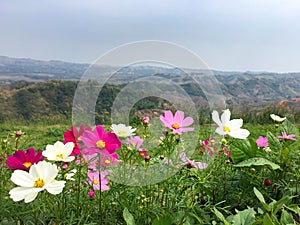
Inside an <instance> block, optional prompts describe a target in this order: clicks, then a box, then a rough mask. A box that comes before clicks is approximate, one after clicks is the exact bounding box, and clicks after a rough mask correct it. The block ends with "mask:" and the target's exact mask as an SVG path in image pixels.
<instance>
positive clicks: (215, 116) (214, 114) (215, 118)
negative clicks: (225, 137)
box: [212, 110, 223, 127]
mask: <svg viewBox="0 0 300 225" xmlns="http://www.w3.org/2000/svg"><path fill="white" fill-rule="evenodd" d="M212 120H213V121H214V122H215V123H216V124H217V125H218V126H219V127H223V124H222V122H221V120H220V117H219V113H218V112H217V111H216V110H214V111H213V112H212Z"/></svg>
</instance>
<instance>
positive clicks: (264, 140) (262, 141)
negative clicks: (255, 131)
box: [256, 136, 268, 148]
mask: <svg viewBox="0 0 300 225" xmlns="http://www.w3.org/2000/svg"><path fill="white" fill-rule="evenodd" d="M256 144H257V146H258V147H263V148H265V147H268V138H267V137H264V136H259V138H258V139H257V140H256Z"/></svg>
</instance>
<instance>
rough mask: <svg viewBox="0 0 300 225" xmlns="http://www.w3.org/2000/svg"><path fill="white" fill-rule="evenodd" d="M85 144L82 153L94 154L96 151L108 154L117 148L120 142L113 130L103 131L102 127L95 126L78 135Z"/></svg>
mask: <svg viewBox="0 0 300 225" xmlns="http://www.w3.org/2000/svg"><path fill="white" fill-rule="evenodd" d="M80 138H81V140H82V141H83V143H84V144H85V146H86V147H85V149H84V150H83V153H84V154H94V153H96V152H98V153H101V154H104V155H110V154H112V153H114V152H115V151H116V150H118V149H119V148H120V147H121V145H122V142H121V140H120V139H119V138H118V137H117V136H116V135H115V134H114V133H113V132H105V130H104V127H102V126H96V128H95V130H94V131H93V132H92V131H89V130H85V131H84V133H83V134H82V135H81V136H80Z"/></svg>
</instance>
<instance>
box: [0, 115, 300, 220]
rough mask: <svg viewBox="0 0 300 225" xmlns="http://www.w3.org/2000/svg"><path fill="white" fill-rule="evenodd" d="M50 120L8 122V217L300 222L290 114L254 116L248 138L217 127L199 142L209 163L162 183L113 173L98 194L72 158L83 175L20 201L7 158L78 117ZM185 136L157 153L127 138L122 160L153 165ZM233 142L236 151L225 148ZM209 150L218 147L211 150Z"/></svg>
mask: <svg viewBox="0 0 300 225" xmlns="http://www.w3.org/2000/svg"><path fill="white" fill-rule="evenodd" d="M139 121H141V118H139ZM50 122H51V121H44V122H36V123H30V124H22V123H14V124H13V123H3V124H1V130H0V140H1V162H2V167H1V165H0V168H1V181H0V185H1V186H0V203H1V206H2V210H1V212H0V221H1V224H26V225H27V224H51V225H54V224H57V225H58V224H99V223H100V224H107V225H110V224H120V225H121V224H127V225H132V224H149V225H150V224H151V225H168V224H169V225H175V224H176V225H177V224H178V225H180V224H181V225H193V224H203V225H206V224H207V225H208V224H231V225H242V224H244V225H248V224H249V225H251V224H276V225H277V224H278V225H279V224H282V225H284V224H300V208H299V207H300V206H299V200H300V199H299V196H300V195H299V194H300V182H299V181H300V177H299V173H298V171H299V168H300V160H299V159H300V157H299V156H300V152H299V149H300V142H299V138H300V136H299V127H298V128H297V127H295V126H294V125H293V124H292V123H290V122H289V121H285V122H283V123H282V124H280V125H279V126H274V123H273V124H263V125H262V124H252V123H246V124H245V125H244V126H243V128H246V129H248V130H249V131H250V133H251V134H250V136H249V138H248V139H247V140H237V139H233V138H230V137H227V138H226V142H225V141H224V140H221V136H218V135H216V134H214V135H213V136H212V137H213V138H217V139H216V141H212V142H209V144H205V145H203V144H200V143H198V144H197V145H196V148H195V152H194V153H193V155H192V156H191V157H190V158H191V159H193V160H194V161H198V162H199V161H205V162H207V163H208V167H207V168H206V169H204V170H200V169H198V168H196V167H191V166H188V164H187V165H186V166H181V167H180V170H179V171H178V172H177V173H176V174H175V175H173V176H171V177H170V178H168V179H166V180H164V181H163V182H160V183H157V184H151V185H146V186H127V185H124V184H119V183H115V182H113V181H109V187H110V190H108V191H104V192H99V191H98V192H97V191H95V196H94V197H91V196H89V194H88V193H89V190H90V187H89V186H88V185H86V182H85V180H86V179H87V178H86V175H85V171H86V169H85V168H84V166H80V165H76V164H74V163H71V164H70V165H69V168H68V170H67V171H70V170H71V169H73V168H76V169H77V171H81V172H79V173H78V172H77V174H76V175H75V177H74V178H75V181H67V184H66V185H67V186H66V187H65V189H64V190H65V191H64V192H63V193H61V194H59V195H50V194H49V193H47V192H45V191H44V192H42V193H39V195H38V197H37V198H36V199H35V200H34V201H33V202H31V203H24V202H23V201H21V202H13V201H12V200H11V199H10V198H9V194H8V192H9V190H10V189H12V188H13V187H15V186H14V184H13V183H12V182H11V181H10V179H9V177H10V175H11V173H12V171H10V170H9V169H7V168H5V167H3V165H4V163H5V159H6V157H7V156H8V155H10V154H12V153H13V152H14V151H15V150H16V149H27V148H29V147H34V148H35V149H42V150H45V146H46V145H47V144H54V143H55V142H56V141H62V140H63V139H64V137H63V134H64V132H65V131H66V130H68V129H70V123H69V122H68V121H63V120H62V121H59V123H58V124H55V121H54V122H52V123H50ZM134 124H135V126H134V127H136V128H137V134H139V135H140V136H141V137H143V139H144V140H145V141H146V140H147V139H148V138H150V137H151V135H154V134H155V132H159V131H157V129H156V128H155V127H154V124H153V125H151V126H149V127H147V128H146V130H145V127H144V126H143V125H142V124H141V123H140V122H138V118H136V119H135V123H134ZM212 128H213V129H214V128H215V125H208V124H206V125H204V126H201V128H200V131H199V140H204V139H206V138H208V137H210V135H211V129H212ZM19 130H21V131H22V132H24V133H25V134H24V135H22V136H21V137H17V136H16V131H19ZM107 130H109V127H107ZM282 131H288V132H289V134H290V133H294V134H296V136H295V137H296V138H297V140H298V141H292V140H280V139H278V138H276V137H275V136H276V135H281V132H282ZM160 132H162V131H160ZM261 135H263V136H266V137H267V138H268V139H269V147H270V149H271V151H270V152H268V150H265V149H264V148H258V147H257V145H256V143H255V140H256V139H257V138H258V137H259V136H261ZM183 137H185V136H183ZM180 139H181V137H180V136H177V135H172V134H167V135H165V136H164V139H163V141H162V144H160V145H158V146H157V147H156V148H154V149H151V150H149V149H147V150H149V154H150V155H151V156H152V158H150V159H149V161H147V160H145V159H144V158H142V157H140V156H139V155H138V154H137V153H136V152H135V151H137V150H132V149H130V148H128V147H126V144H125V141H124V140H123V141H122V142H123V145H122V147H121V148H120V149H119V150H118V151H117V153H118V154H119V157H120V159H122V160H125V161H126V160H130V162H131V163H133V164H136V165H139V166H145V167H147V166H149V165H154V164H156V163H160V162H162V160H164V159H162V158H161V155H164V157H166V158H167V157H168V152H170V151H176V149H177V147H178V148H179V149H181V148H184V146H185V145H184V143H181V141H179V140H180ZM183 140H184V139H183ZM197 142H198V141H197ZM176 146H177V147H176ZM227 150H229V151H230V154H231V157H230V159H229V158H228V156H227V155H226V154H224V153H225V151H227ZM186 151H189V150H188V149H186ZM208 151H213V154H214V155H213V156H212V157H209V154H208ZM57 165H58V166H60V167H61V166H62V165H63V164H61V163H57ZM112 169H113V168H112ZM62 171H63V170H62ZM60 179H61V178H60ZM266 180H268V181H266Z"/></svg>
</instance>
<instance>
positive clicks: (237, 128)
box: [212, 109, 250, 139]
mask: <svg viewBox="0 0 300 225" xmlns="http://www.w3.org/2000/svg"><path fill="white" fill-rule="evenodd" d="M230 115H231V113H230V111H229V109H226V110H224V112H223V114H222V115H221V120H220V118H219V113H218V112H217V111H215V110H214V111H213V113H212V119H213V121H214V122H215V123H216V124H217V125H218V126H219V127H218V128H217V129H216V133H218V134H220V135H229V136H231V137H233V138H238V139H246V138H247V137H248V136H249V134H250V132H249V131H248V130H246V129H241V127H242V126H243V120H242V119H233V120H230Z"/></svg>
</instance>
